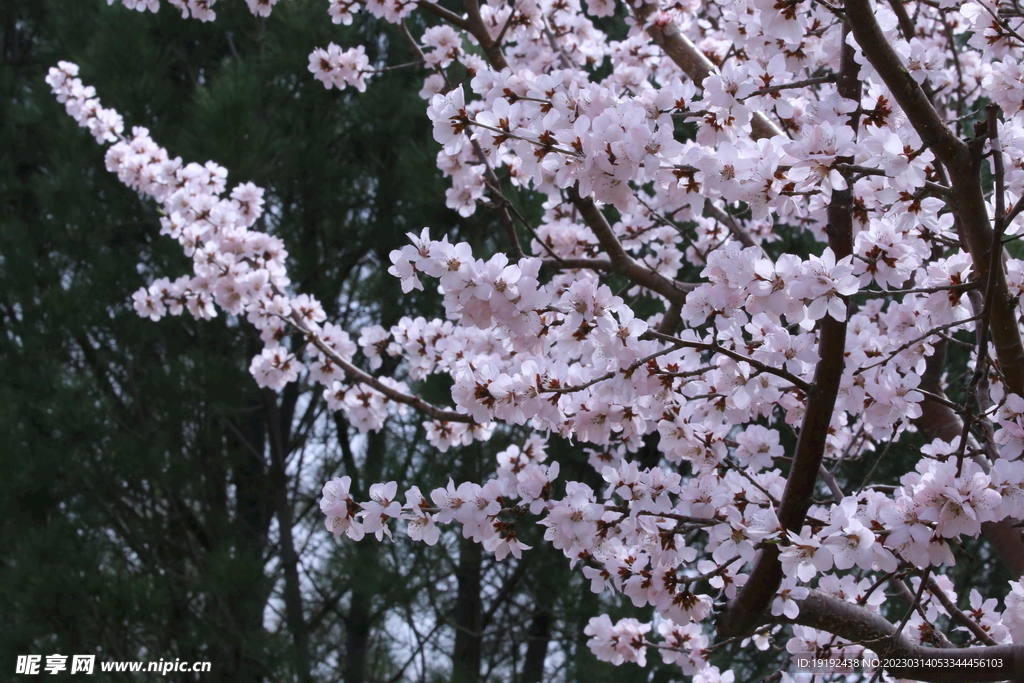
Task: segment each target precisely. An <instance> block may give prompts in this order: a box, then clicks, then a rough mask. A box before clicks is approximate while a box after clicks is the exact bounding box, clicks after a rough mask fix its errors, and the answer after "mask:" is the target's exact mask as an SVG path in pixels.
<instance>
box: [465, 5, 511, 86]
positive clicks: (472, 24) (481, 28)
mask: <svg viewBox="0 0 1024 683" xmlns="http://www.w3.org/2000/svg"><path fill="white" fill-rule="evenodd" d="M462 6H463V7H464V8H466V23H465V26H464V28H465V29H466V30H467V31H469V32H470V33H471V34H472V35H473V37H474V38H476V42H478V43H480V47H481V48H482V49H483V51H484V54H485V55H487V61H488V62H490V63H491V66H493V67H494V69H495V70H496V71H501V70H502V69H507V68H508V62H506V61H505V55H504V54H502V52H501V45H499V44H498V43H497V42H496V41H495V40H494V39H493V38H491V34H490V31H488V30H487V25H486V24H484V20H483V17H481V16H480V3H479V2H477V0H463V1H462Z"/></svg>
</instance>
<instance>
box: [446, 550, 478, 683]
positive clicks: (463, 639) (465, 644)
mask: <svg viewBox="0 0 1024 683" xmlns="http://www.w3.org/2000/svg"><path fill="white" fill-rule="evenodd" d="M482 564H483V548H481V547H480V545H479V544H477V543H474V542H473V541H470V540H467V539H463V540H462V541H461V543H460V544H459V568H458V570H457V574H456V578H457V579H458V582H459V593H458V598H457V599H456V602H455V651H454V653H453V655H452V683H479V681H480V661H481V655H482V652H481V644H482V636H483V633H482V632H481V631H482V625H483V609H482V604H481V599H480V579H481V574H482V571H481V568H482Z"/></svg>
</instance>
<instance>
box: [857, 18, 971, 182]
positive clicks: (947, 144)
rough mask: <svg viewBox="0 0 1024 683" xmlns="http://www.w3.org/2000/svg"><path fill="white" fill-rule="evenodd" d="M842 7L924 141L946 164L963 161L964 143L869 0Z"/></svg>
mask: <svg viewBox="0 0 1024 683" xmlns="http://www.w3.org/2000/svg"><path fill="white" fill-rule="evenodd" d="M845 11H846V17H847V24H848V25H849V27H850V30H851V31H852V32H853V36H854V38H856V39H857V44H858V45H860V48H861V50H863V51H864V56H866V57H867V58H868V61H870V62H871V66H873V67H875V70H876V71H877V72H878V75H879V76H880V77H881V78H882V80H883V81H885V84H886V86H888V88H889V90H890V92H892V95H893V97H894V98H896V102H897V103H898V104H899V105H900V107H901V108H902V109H903V111H904V113H906V115H907V118H908V119H909V120H910V123H911V124H912V125H913V126H914V129H915V130H916V131H917V133H918V135H920V136H921V140H922V141H923V142H924V144H926V145H928V147H929V148H930V149H931V150H932V151H933V152H935V156H937V157H938V158H939V160H940V161H941V162H942V163H944V164H946V165H947V166H962V165H964V163H965V162H966V160H967V146H966V145H965V144H964V143H963V142H962V141H961V140H960V139H959V138H957V137H956V135H954V134H953V132H952V131H951V130H949V128H947V127H946V124H945V123H944V122H943V121H942V117H940V116H939V114H938V112H937V111H935V108H934V107H933V106H932V103H931V102H930V101H929V100H928V96H927V95H925V93H924V90H923V89H922V88H921V86H920V85H918V83H917V81H915V80H914V78H913V76H911V75H910V72H909V71H908V70H907V67H905V66H904V65H903V62H902V61H901V60H900V57H899V55H898V54H896V50H895V49H893V47H892V45H891V44H890V43H889V41H888V40H887V39H886V37H885V34H884V33H882V29H881V28H880V27H879V26H878V22H877V21H876V20H875V14H874V10H873V9H872V8H871V2H870V0H846V5H845ZM953 175H954V177H955V175H956V174H955V173H954V174H953Z"/></svg>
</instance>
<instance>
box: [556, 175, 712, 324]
mask: <svg viewBox="0 0 1024 683" xmlns="http://www.w3.org/2000/svg"><path fill="white" fill-rule="evenodd" d="M566 194H568V195H569V200H570V201H571V202H572V203H573V205H574V206H575V207H576V209H577V210H578V211H579V212H580V216H582V217H583V221H584V222H585V223H586V224H587V227H589V228H590V230H591V231H592V232H593V233H594V235H595V236H596V237H597V241H598V242H600V243H601V248H602V249H604V251H605V253H607V254H608V258H609V259H611V265H612V270H614V271H615V272H616V273H619V274H620V275H623V276H625V277H626V278H627V279H628V280H629V281H630V282H632V283H634V284H637V285H640V286H641V287H646V288H647V289H649V290H651V291H652V292H657V293H658V294H661V295H662V296H663V297H665V298H666V299H668V300H669V301H670V302H671V303H677V304H679V305H680V306H681V305H683V304H684V303H685V301H686V293H687V292H689V291H691V290H693V289H694V285H692V284H690V283H683V282H676V281H675V280H669V279H668V278H666V277H664V276H662V275H659V274H658V273H656V272H655V271H653V270H651V269H650V268H645V267H644V266H642V265H640V264H639V263H637V262H636V261H635V260H634V259H633V257H632V256H630V255H629V254H628V253H626V250H625V249H623V248H622V243H621V242H619V238H618V237H616V236H615V232H614V231H613V230H612V226H611V225H609V224H608V219H607V218H605V217H604V214H603V213H601V210H600V209H598V208H597V204H595V203H594V200H593V199H591V198H589V197H586V198H584V197H581V196H580V193H579V189H578V188H577V187H576V186H575V185H573V186H571V187H569V188H568V189H567V190H566Z"/></svg>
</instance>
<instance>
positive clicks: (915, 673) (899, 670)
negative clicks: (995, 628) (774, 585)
mask: <svg viewBox="0 0 1024 683" xmlns="http://www.w3.org/2000/svg"><path fill="white" fill-rule="evenodd" d="M793 622H794V623H797V624H800V625H801V626H809V627H811V628H816V629H819V630H822V631H827V632H828V633H832V634H834V635H837V636H839V637H840V638H844V639H845V640H848V641H850V642H854V643H863V644H864V645H866V646H867V647H869V648H870V649H871V650H872V651H874V652H876V653H878V655H879V656H880V657H885V658H889V659H894V660H897V661H899V660H907V661H913V662H915V663H918V665H917V666H906V667H891V668H889V669H887V671H888V672H889V673H890V674H892V675H894V676H896V677H897V678H905V679H909V680H913V681H925V682H926V683H983V682H986V681H1006V680H1012V681H1019V680H1024V646H1022V645H994V646H990V647H972V648H931V647H924V646H922V645H917V644H916V643H912V642H910V640H908V639H907V638H906V637H905V636H903V635H900V634H898V633H897V629H896V627H895V626H893V625H892V624H890V623H889V622H888V621H886V620H885V618H883V617H882V616H881V615H879V614H875V613H874V612H871V611H870V610H868V609H866V608H864V607H859V606H857V605H854V604H852V603H849V602H844V601H842V600H838V599H836V598H833V597H831V596H829V595H826V594H824V593H821V592H818V591H816V590H812V591H811V592H810V594H809V595H808V596H807V597H806V598H804V599H803V600H801V601H800V614H799V615H798V616H797V618H796V619H794V620H793ZM945 661H957V662H960V663H961V665H960V666H944V665H943V662H945ZM992 662H998V664H992Z"/></svg>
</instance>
